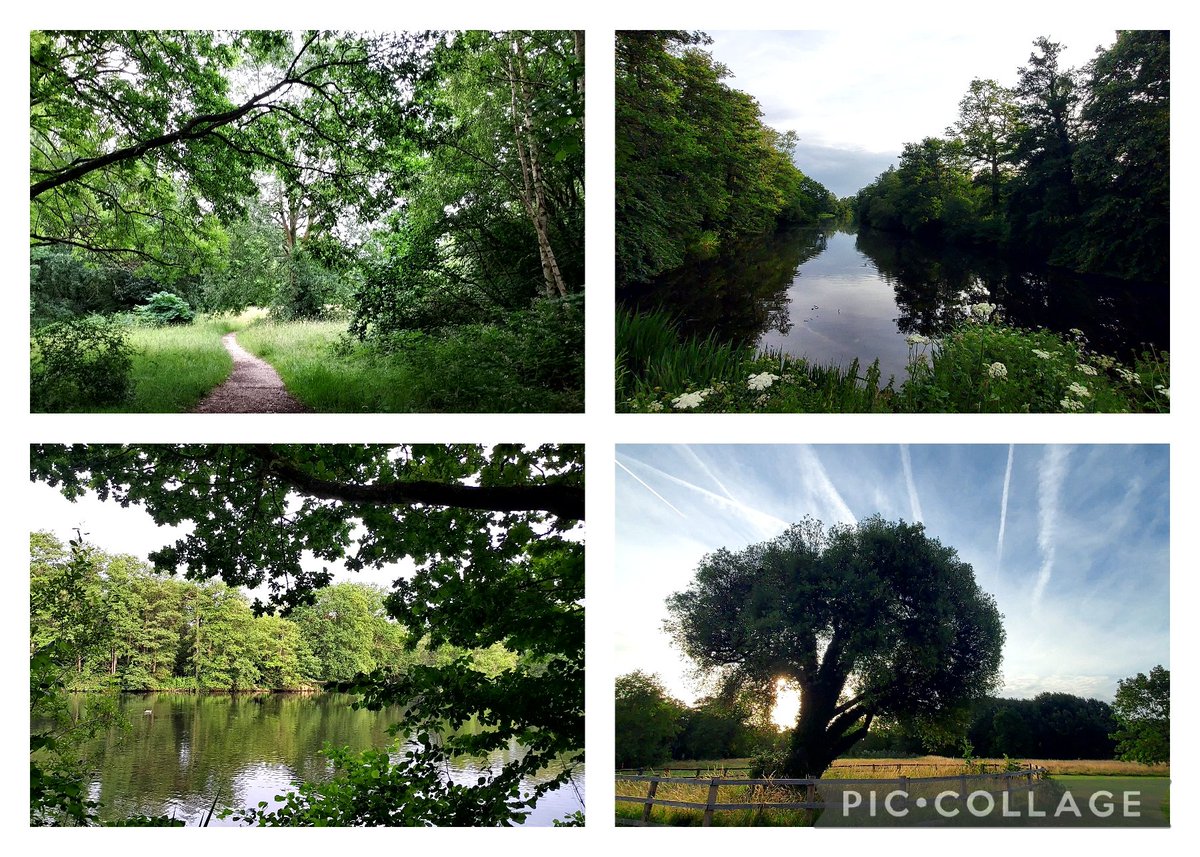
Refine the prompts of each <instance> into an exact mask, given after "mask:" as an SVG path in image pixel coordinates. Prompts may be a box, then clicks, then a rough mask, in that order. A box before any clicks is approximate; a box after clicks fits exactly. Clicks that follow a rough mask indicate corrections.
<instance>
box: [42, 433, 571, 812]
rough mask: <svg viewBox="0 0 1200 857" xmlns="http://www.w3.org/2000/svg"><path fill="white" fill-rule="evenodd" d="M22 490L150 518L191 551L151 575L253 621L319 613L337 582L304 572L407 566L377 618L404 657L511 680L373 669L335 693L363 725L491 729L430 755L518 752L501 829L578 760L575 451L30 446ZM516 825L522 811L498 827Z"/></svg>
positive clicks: (158, 557) (450, 741)
mask: <svg viewBox="0 0 1200 857" xmlns="http://www.w3.org/2000/svg"><path fill="white" fill-rule="evenodd" d="M30 476H31V478H32V479H35V480H42V481H46V482H48V483H50V484H52V485H56V486H59V487H60V488H61V490H62V491H63V493H64V494H65V495H66V496H67V497H70V498H74V497H78V496H80V495H82V494H83V493H84V492H86V491H94V492H96V493H97V494H98V495H99V496H100V497H101V498H103V499H113V500H116V501H117V502H120V503H122V504H123V505H129V504H133V505H140V506H143V507H144V508H146V510H147V511H148V512H150V514H151V515H152V516H153V517H154V518H155V520H156V521H158V522H159V523H160V524H169V523H174V524H181V523H184V522H190V523H191V524H192V525H193V526H192V529H191V531H190V533H189V534H188V535H186V536H184V537H182V538H180V539H178V540H177V541H176V542H175V543H174V544H172V545H167V546H164V547H163V548H162V549H161V550H159V551H156V552H154V553H153V554H151V560H152V562H153V563H154V565H155V566H156V567H157V568H159V569H161V570H165V571H174V570H186V572H187V574H188V576H189V577H191V578H193V579H208V578H214V577H220V578H221V579H222V580H223V581H224V582H225V583H226V584H228V585H230V586H251V587H258V586H262V585H264V584H265V585H266V587H267V591H268V592H269V595H268V598H267V603H264V602H262V601H260V600H256V601H255V603H254V605H253V606H252V609H251V610H250V612H251V613H253V612H262V611H264V610H268V609H269V607H270V606H277V607H283V608H290V609H291V610H292V615H293V616H294V617H295V616H297V614H298V615H299V616H300V617H303V615H304V611H305V610H307V609H309V608H311V607H312V606H313V605H314V604H315V605H317V609H319V605H320V601H319V599H320V598H321V597H323V596H322V594H321V593H320V590H322V589H323V587H325V586H327V585H328V584H329V582H330V575H329V573H328V571H327V570H325V569H321V570H316V569H314V568H313V564H314V563H320V562H322V561H324V562H331V561H335V560H341V561H342V562H343V563H344V564H345V566H346V567H347V568H348V569H350V570H356V569H361V568H364V567H368V566H370V567H376V568H379V567H383V566H385V565H388V564H390V563H393V562H397V561H399V560H401V559H404V558H409V559H411V560H412V561H413V562H414V563H415V570H414V572H413V573H412V574H411V575H410V576H407V577H404V578H401V579H399V580H397V581H396V582H395V584H394V587H393V589H392V591H391V592H389V593H388V594H387V596H386V597H385V598H384V600H383V605H384V607H385V609H386V611H387V614H388V615H389V616H390V617H391V618H393V619H395V620H396V621H397V622H398V623H399V624H400V625H402V626H403V627H404V628H405V629H406V632H407V635H408V636H407V637H406V639H405V643H404V645H405V646H406V647H408V648H410V649H411V648H412V647H415V646H416V645H417V643H418V641H421V640H425V641H427V644H428V646H429V647H430V648H431V649H433V650H438V649H440V648H441V647H442V646H445V645H449V646H453V647H456V648H457V649H460V650H476V649H491V648H492V647H494V646H496V645H497V644H499V645H500V646H502V647H503V648H504V649H505V650H507V651H510V652H514V653H516V654H517V655H518V656H519V657H518V661H517V663H516V664H515V665H513V666H512V667H511V668H508V669H501V670H498V671H496V670H492V671H491V674H489V673H485V672H480V671H479V670H478V669H476V668H475V662H474V661H473V659H472V657H470V656H468V655H465V654H464V655H462V656H459V657H455V658H454V659H453V660H451V661H450V662H448V663H442V664H428V665H427V664H416V665H413V666H412V667H411V668H409V669H408V670H407V671H406V672H404V673H402V674H397V673H395V671H393V670H391V669H388V668H384V667H382V666H381V665H380V664H379V663H378V661H377V662H376V666H375V668H374V669H372V670H371V671H370V672H369V673H368V674H366V675H365V676H364V675H359V676H358V677H357V678H355V679H352V680H350V681H349V682H346V683H343V686H344V687H346V688H348V689H351V690H353V691H355V692H357V693H358V694H360V695H361V696H362V697H363V704H365V705H367V706H368V707H372V708H379V707H382V706H384V705H388V704H399V705H405V706H407V707H408V713H407V717H406V722H405V728H406V729H412V730H417V731H424V730H427V731H429V732H430V733H434V732H438V731H441V730H443V729H444V728H445V727H446V726H449V727H450V728H452V729H453V728H455V727H457V726H460V725H461V724H463V723H464V722H466V721H467V720H469V719H471V718H472V717H475V718H477V719H478V721H479V723H480V724H481V725H482V726H483V727H485V729H484V730H482V731H480V732H479V733H477V734H456V735H454V736H453V737H450V738H447V739H446V741H445V744H444V746H443V747H442V748H441V749H440V750H439V751H438V752H448V753H469V754H478V753H485V752H488V751H490V750H492V749H495V748H498V747H507V746H508V745H509V743H510V742H513V741H516V742H518V743H519V744H521V745H522V746H523V747H524V748H525V754H524V756H522V757H521V758H520V759H519V760H516V761H512V762H509V763H508V764H506V765H505V766H503V768H501V769H499V770H494V771H493V772H492V774H491V775H489V776H485V777H484V778H483V779H484V782H481V783H479V784H478V788H479V789H480V791H479V792H478V793H477V796H478V797H479V800H480V803H479V807H480V810H479V811H480V813H481V815H480V816H479V817H480V819H481V820H482V821H494V820H495V818H496V812H497V810H496V806H497V804H496V801H500V802H501V803H505V802H507V801H508V800H509V797H510V791H511V786H512V783H513V782H519V781H520V779H521V778H522V777H523V776H524V775H525V774H528V773H530V772H532V771H536V770H538V769H540V768H542V767H544V766H545V765H546V764H547V763H548V762H549V761H551V760H554V759H563V758H565V759H566V761H567V762H568V764H566V765H565V766H564V768H563V771H562V773H561V775H559V776H557V777H555V778H552V779H550V780H548V781H547V782H546V783H545V784H544V785H542V786H538V788H541V789H549V788H555V787H557V786H559V785H561V784H562V783H563V782H565V781H566V780H567V779H568V778H569V777H570V775H571V773H572V765H571V764H570V762H573V761H578V760H580V759H581V758H582V748H583V696H584V694H583V607H582V599H583V594H584V587H583V545H582V542H581V540H580V538H579V535H578V533H577V532H575V530H576V527H577V524H578V522H579V521H580V520H582V518H583V511H584V503H583V464H582V448H580V447H576V446H553V445H545V446H540V447H534V448H523V447H520V446H515V445H496V446H493V447H491V448H488V449H484V448H482V447H479V446H471V445H457V446H403V447H388V446H266V445H260V446H244V445H222V444H214V445H197V446H186V445H178V446H140V447H132V446H122V447H115V446H89V445H74V446H66V447H63V446H37V447H34V449H33V451H32V461H31V466H30ZM309 645H310V649H316V650H318V651H319V649H320V646H322V645H327V646H329V647H331V649H332V651H333V653H334V654H336V656H337V657H343V656H344V657H345V658H346V660H345V661H344V662H343V661H336V662H335V661H332V660H331V661H329V663H330V664H331V665H333V666H334V668H336V669H337V670H338V674H339V676H341V675H344V674H345V672H346V671H348V670H350V669H361V667H362V666H366V665H367V664H366V663H365V661H363V660H362V659H360V658H357V657H356V656H355V655H354V651H353V650H351V651H350V652H345V651H343V650H342V647H341V643H339V642H338V641H337V640H336V639H333V640H325V639H323V638H321V637H319V636H315V637H314V638H313V639H312V641H311V642H310V644H309ZM376 656H377V655H376ZM431 752H432V751H431ZM364 763H369V760H365V761H364ZM352 779H353V778H352ZM447 787H448V786H447ZM356 794H357V797H358V798H361V799H362V800H369V799H370V795H369V794H366V793H356ZM520 817H521V814H520V807H519V806H518V807H514V808H513V809H512V812H511V813H510V814H508V815H507V816H506V818H507V819H508V820H519V819H520ZM418 823H419V822H418Z"/></svg>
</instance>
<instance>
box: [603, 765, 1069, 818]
mask: <svg viewBox="0 0 1200 857" xmlns="http://www.w3.org/2000/svg"><path fill="white" fill-rule="evenodd" d="M687 770H691V768H688V769H687ZM1046 773H1047V772H1046V769H1045V768H1035V767H1033V766H1032V765H1030V766H1029V767H1028V768H1026V769H1023V770H1020V771H1000V772H997V773H983V774H956V775H949V776H944V777H903V776H902V777H898V778H896V779H894V780H891V779H830V780H821V779H817V778H812V777H809V778H802V779H726V778H725V777H712V778H704V779H701V778H699V777H672V776H662V775H661V774H652V775H642V774H617V776H616V779H617V782H644V783H649V784H650V785H649V787H648V789H647V791H646V794H645V795H642V796H638V795H620V794H619V795H617V796H616V799H617V801H618V802H625V803H636V804H641V805H642V817H641V819H640V820H634V819H628V818H625V819H618V823H619V824H623V825H634V826H646V825H649V824H650V815H651V813H652V812H653V810H654V807H656V806H660V807H673V808H676V809H695V810H702V811H703V812H704V819H703V821H702V826H703V827H710V826H712V819H713V814H714V813H717V812H725V811H730V810H747V809H750V810H754V809H757V810H768V809H828V808H830V806H831V804H829V803H827V802H825V801H823V800H819V799H818V798H819V795H818V794H817V787H818V786H821V785H827V786H830V787H832V788H838V789H840V788H842V787H843V786H847V785H871V786H879V787H883V786H896V787H897V788H898V789H899V790H901V791H904V792H907V791H908V789H909V788H910V787H911V786H914V785H918V784H924V783H936V782H949V781H956V782H959V783H961V784H962V786H961V788H962V791H963V792H966V791H967V783H968V782H977V781H980V780H992V781H996V780H999V781H1001V782H1002V783H1003V784H1004V788H1005V790H1010V789H1011V788H1012V785H1013V781H1014V780H1025V781H1026V782H1027V783H1028V787H1030V788H1032V786H1033V781H1034V780H1035V779H1041V778H1042V777H1044V776H1045V775H1046ZM680 780H690V781H691V783H690V784H693V785H696V786H698V787H702V786H707V787H708V799H707V800H706V801H705V802H704V803H699V802H696V801H683V800H671V799H666V798H659V797H657V793H658V786H659V784H660V783H671V784H678V783H679V781H680ZM723 786H749V787H750V797H751V798H753V796H754V793H755V790H756V789H758V788H761V789H762V794H763V800H760V801H754V800H751V801H749V802H743V803H718V800H717V798H718V795H719V792H720V789H721V788H722V787H723ZM779 786H783V787H791V788H796V789H797V790H799V788H800V787H803V789H804V800H800V801H782V802H767V801H766V795H767V794H768V792H767V789H768V788H771V787H779Z"/></svg>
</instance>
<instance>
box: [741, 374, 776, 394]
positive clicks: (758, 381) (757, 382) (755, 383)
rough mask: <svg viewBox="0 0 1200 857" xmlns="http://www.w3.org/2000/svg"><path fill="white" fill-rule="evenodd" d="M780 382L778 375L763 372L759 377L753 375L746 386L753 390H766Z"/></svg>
mask: <svg viewBox="0 0 1200 857" xmlns="http://www.w3.org/2000/svg"><path fill="white" fill-rule="evenodd" d="M778 380H779V376H778V375H773V374H771V373H770V372H761V373H759V374H758V375H751V376H750V380H748V381H747V382H746V386H747V388H749V389H751V390H765V389H767V387H770V386H771V385H772V384H773V383H775V382H776V381H778Z"/></svg>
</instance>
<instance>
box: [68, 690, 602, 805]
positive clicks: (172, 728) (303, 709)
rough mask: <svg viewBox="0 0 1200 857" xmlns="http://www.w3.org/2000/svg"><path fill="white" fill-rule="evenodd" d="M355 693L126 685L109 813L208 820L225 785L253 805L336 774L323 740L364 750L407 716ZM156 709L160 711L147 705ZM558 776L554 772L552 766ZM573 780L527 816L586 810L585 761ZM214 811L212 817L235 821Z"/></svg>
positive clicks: (469, 765)
mask: <svg viewBox="0 0 1200 857" xmlns="http://www.w3.org/2000/svg"><path fill="white" fill-rule="evenodd" d="M353 699H354V697H352V696H349V695H346V694H338V693H323V694H315V695H302V694H271V695H262V696H249V695H237V696H231V695H228V694H212V695H208V694H175V693H154V694H125V695H122V696H121V699H120V705H121V710H122V712H123V713H124V714H125V715H126V716H127V718H128V720H129V722H130V724H131V728H130V729H129V730H128V731H125V730H120V729H114V730H113V731H112V732H111V733H110V734H109V735H108V736H106V738H105V739H104V740H103V741H102V742H100V743H99V744H98V745H97V746H96V747H95V748H94V752H95V753H96V755H97V756H98V758H99V764H98V767H99V770H100V773H99V776H98V777H97V778H96V779H95V780H94V781H93V783H92V787H91V796H92V797H93V798H94V799H98V800H100V801H101V802H102V803H103V805H104V807H105V816H106V817H109V818H118V817H128V816H130V815H135V814H144V815H159V814H164V815H170V814H174V816H175V817H176V818H181V819H185V820H186V821H187V823H188V824H189V825H194V824H199V823H200V821H201V820H202V819H203V818H204V816H206V815H207V814H208V809H209V807H210V806H211V804H212V802H213V797H214V795H215V794H217V793H218V792H219V793H220V799H219V803H220V804H221V805H224V806H236V807H244V806H254V805H255V804H257V803H258V802H259V801H262V800H265V801H268V803H270V804H272V805H274V804H275V801H274V796H275V795H277V794H279V793H281V792H282V791H284V790H287V789H289V787H290V786H291V785H292V784H293V783H294V782H296V781H297V780H316V779H324V778H326V777H328V776H329V775H330V773H331V770H330V766H329V764H328V762H327V760H326V759H325V757H324V756H322V755H321V752H320V751H321V748H322V747H323V746H324V745H325V743H326V742H328V743H331V744H333V745H335V746H350V747H352V748H354V749H355V750H365V749H367V748H369V747H384V746H387V745H388V744H389V743H391V738H390V737H389V736H388V734H387V732H386V729H387V727H388V726H390V725H392V724H393V723H398V722H400V721H401V720H403V716H402V713H401V711H400V710H399V709H392V710H384V711H379V712H373V711H354V710H352V709H351V708H350V703H351V702H352V701H353ZM146 711H150V712H152V713H151V714H145V713H144V712H146ZM519 755H520V749H519V748H517V747H513V748H511V750H509V751H507V752H502V753H495V754H493V756H492V757H491V758H489V759H488V760H486V761H482V760H470V759H462V760H459V761H457V762H456V763H455V765H454V766H453V767H452V769H451V770H450V771H449V772H448V774H449V776H450V777H452V778H453V779H454V780H455V781H457V782H473V781H474V779H475V778H476V777H478V776H479V770H480V769H481V768H484V767H487V765H488V764H493V765H499V764H500V763H502V762H504V761H506V760H508V759H511V758H515V757H519ZM547 778H549V775H547ZM575 785H576V786H577V787H578V793H577V792H576V790H575V788H572V786H571V785H570V784H567V785H566V786H564V787H562V788H559V789H557V790H555V791H552V792H550V793H548V794H547V795H545V796H544V797H543V798H542V799H541V800H540V801H539V802H538V804H537V806H536V807H535V808H534V810H533V812H532V813H531V814H530V815H529V817H528V819H527V820H526V822H525V824H526V825H534V826H549V825H550V823H551V821H552V820H553V819H555V818H562V817H563V816H564V815H566V814H567V813H570V812H574V811H575V810H577V809H583V807H582V806H581V804H580V799H581V797H582V795H583V789H584V775H583V771H582V769H581V770H580V771H579V772H578V773H577V774H576V775H575ZM232 823H233V822H232V821H228V822H222V821H220V820H219V819H217V818H216V816H215V815H214V816H213V819H212V821H211V825H212V826H218V825H221V824H232Z"/></svg>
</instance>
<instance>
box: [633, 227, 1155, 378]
mask: <svg viewBox="0 0 1200 857" xmlns="http://www.w3.org/2000/svg"><path fill="white" fill-rule="evenodd" d="M985 292H986V295H987V296H986V297H984V296H983V295H984V293H985ZM621 299H622V300H623V301H624V302H626V303H629V304H632V305H635V306H638V307H640V308H643V309H651V308H654V307H658V306H661V307H663V308H664V309H666V310H667V311H668V312H669V313H670V314H671V315H673V316H675V317H678V318H680V320H681V325H682V327H683V329H684V331H685V332H686V333H689V334H696V335H699V336H706V335H707V334H708V333H709V332H710V331H716V333H717V335H718V336H719V337H720V338H721V339H723V340H725V341H729V342H745V343H755V344H757V346H758V347H759V349H760V350H765V349H770V350H771V351H774V352H778V351H783V352H785V353H787V354H790V355H792V356H796V357H805V358H807V359H808V360H809V361H810V362H814V363H821V364H830V363H832V364H837V365H839V366H846V365H848V364H849V363H850V361H852V360H853V359H855V358H858V359H859V361H860V362H861V363H862V365H863V366H864V368H865V366H866V365H868V364H869V363H870V362H871V361H872V360H874V359H875V358H877V357H878V358H879V365H880V370H881V371H882V374H883V377H884V378H885V379H886V378H887V377H888V376H889V375H894V376H896V380H897V382H900V381H903V380H904V379H905V378H906V377H907V376H906V373H905V366H906V364H907V359H908V344H907V342H905V337H906V336H908V335H909V334H912V333H920V334H923V335H925V336H936V335H937V334H938V333H940V332H942V331H943V330H944V329H945V327H946V326H947V325H948V324H950V323H952V322H954V321H957V320H958V319H960V318H961V317H962V316H963V314H964V312H965V311H966V308H967V307H968V306H969V305H970V304H971V303H976V302H979V301H983V300H986V301H987V302H989V303H994V304H997V305H998V306H999V307H1000V308H1001V310H1002V312H1003V316H1004V318H1005V319H1006V320H1008V321H1009V322H1010V323H1012V324H1015V325H1017V326H1019V327H1025V328H1037V327H1045V328H1049V329H1051V330H1055V331H1058V332H1062V333H1065V332H1067V331H1069V330H1070V329H1071V328H1078V329H1080V330H1082V331H1083V332H1084V334H1085V335H1086V337H1087V339H1088V342H1089V343H1090V347H1091V348H1092V349H1093V350H1095V351H1098V352H1101V353H1104V354H1109V355H1112V356H1114V357H1117V358H1119V359H1122V360H1125V361H1129V358H1130V356H1131V355H1132V354H1133V353H1134V352H1135V351H1140V350H1142V349H1143V348H1145V347H1147V346H1154V347H1156V348H1158V349H1161V350H1167V349H1169V312H1168V306H1169V289H1168V286H1167V284H1165V283H1161V284H1148V283H1127V282H1122V281H1118V280H1111V279H1106V278H1102V277H1085V276H1080V275H1075V274H1071V273H1069V272H1064V271H1061V270H1058V269H1051V268H1046V267H1041V268H1038V267H1033V266H1029V265H1022V264H1020V263H1017V262H1014V261H1011V260H1007V259H1003V258H999V257H996V256H985V255H981V254H977V253H972V252H969V251H965V250H962V249H960V248H952V247H946V246H931V245H929V244H923V243H920V242H917V241H913V240H911V239H904V238H899V237H897V236H894V235H888V234H885V233H880V232H862V233H857V234H856V233H851V232H846V231H834V230H829V229H825V230H822V229H816V228H811V227H808V228H794V229H785V230H781V231H779V232H777V233H775V234H774V235H770V236H766V237H763V238H759V239H756V240H755V241H752V242H748V243H746V244H743V245H740V246H738V247H737V248H734V249H732V250H731V251H730V252H728V253H725V254H722V255H721V256H719V257H717V258H714V259H709V260H704V261H698V262H692V263H689V264H688V265H686V266H684V267H683V268H680V269H677V270H675V271H672V272H670V273H668V274H666V275H664V276H663V277H661V278H659V279H658V280H656V281H654V282H652V283H649V284H646V285H642V286H635V287H632V288H630V289H627V290H624V292H623V293H622V295H621Z"/></svg>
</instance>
